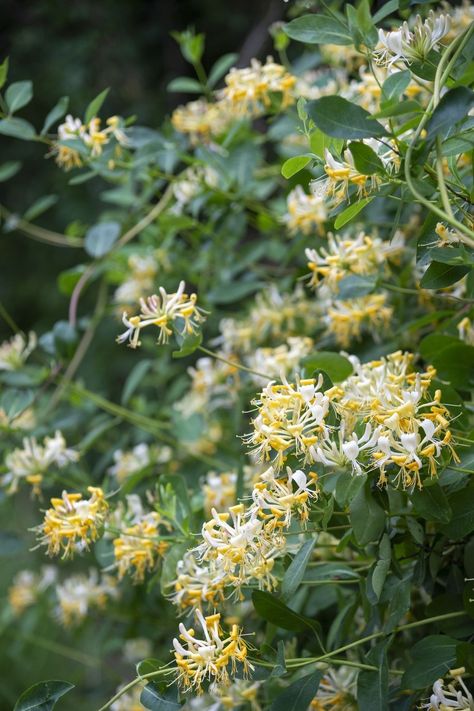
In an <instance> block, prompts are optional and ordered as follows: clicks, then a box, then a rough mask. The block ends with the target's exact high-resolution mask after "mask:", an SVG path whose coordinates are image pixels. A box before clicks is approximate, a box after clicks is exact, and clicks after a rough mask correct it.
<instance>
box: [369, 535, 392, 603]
mask: <svg viewBox="0 0 474 711" xmlns="http://www.w3.org/2000/svg"><path fill="white" fill-rule="evenodd" d="M391 557H392V554H391V546H390V538H389V537H388V535H387V534H386V533H384V535H383V536H382V540H381V541H380V546H379V559H378V561H377V564H376V566H375V568H374V572H373V573H372V589H373V591H374V593H375V597H376V598H377V600H379V599H380V595H381V593H382V588H383V585H384V583H385V578H386V577H387V573H388V571H389V570H390V561H391Z"/></svg>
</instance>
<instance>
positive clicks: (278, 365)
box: [246, 336, 314, 384]
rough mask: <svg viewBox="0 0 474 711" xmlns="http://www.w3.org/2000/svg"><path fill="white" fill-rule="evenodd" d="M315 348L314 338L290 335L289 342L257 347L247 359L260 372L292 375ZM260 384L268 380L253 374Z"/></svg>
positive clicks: (274, 375)
mask: <svg viewBox="0 0 474 711" xmlns="http://www.w3.org/2000/svg"><path fill="white" fill-rule="evenodd" d="M313 348H314V341H313V339H312V338H307V337H304V336H290V337H289V338H288V341H287V343H282V344H281V345H280V346H277V347H276V348H257V349H256V350H255V352H254V353H253V355H250V356H249V357H248V358H247V359H246V364H247V365H248V366H249V367H250V368H252V370H255V371H257V372H259V373H265V374H266V375H267V376H268V377H270V378H278V377H280V376H282V375H284V376H290V375H291V374H292V373H294V372H295V371H297V370H298V367H299V365H300V363H301V361H302V360H303V358H305V357H306V356H308V355H309V354H310V353H311V351H312V350H313ZM252 378H253V380H254V381H255V382H257V383H258V384H262V383H263V384H264V383H265V382H266V381H265V380H264V379H263V378H261V377H259V376H258V375H253V376H252Z"/></svg>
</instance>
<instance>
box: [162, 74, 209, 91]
mask: <svg viewBox="0 0 474 711" xmlns="http://www.w3.org/2000/svg"><path fill="white" fill-rule="evenodd" d="M166 88H167V89H168V91H177V92H180V93H183V94H201V93H202V86H201V84H200V83H199V82H198V81H196V79H191V77H176V79H172V80H171V81H170V83H169V84H168V86H167V87H166Z"/></svg>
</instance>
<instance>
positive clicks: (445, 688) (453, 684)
mask: <svg viewBox="0 0 474 711" xmlns="http://www.w3.org/2000/svg"><path fill="white" fill-rule="evenodd" d="M465 673H466V669H465V668H464V667H459V668H458V669H451V670H450V672H449V676H450V677H451V678H450V679H448V680H447V681H445V680H444V679H437V680H436V681H435V683H434V684H433V693H432V694H431V696H430V700H429V702H428V703H426V704H422V705H421V706H420V707H419V708H420V709H428V711H450V709H462V710H463V711H474V698H473V696H472V694H471V692H470V691H469V690H468V688H467V687H466V684H465V683H464V679H463V675H464V674H465Z"/></svg>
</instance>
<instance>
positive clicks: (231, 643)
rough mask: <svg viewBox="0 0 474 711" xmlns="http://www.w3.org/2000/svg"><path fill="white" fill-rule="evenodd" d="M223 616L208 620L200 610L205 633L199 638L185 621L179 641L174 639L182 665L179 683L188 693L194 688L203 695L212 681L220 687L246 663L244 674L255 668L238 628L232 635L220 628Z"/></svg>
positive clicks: (199, 613) (180, 628)
mask: <svg viewBox="0 0 474 711" xmlns="http://www.w3.org/2000/svg"><path fill="white" fill-rule="evenodd" d="M220 618H221V616H220V614H219V613H217V614H214V615H210V616H208V617H204V616H203V615H202V613H201V612H200V610H196V619H197V621H198V623H199V626H200V627H201V630H202V635H203V638H202V639H199V638H198V637H197V635H196V632H195V631H194V629H189V630H188V629H186V627H185V626H184V624H183V623H182V622H181V623H180V625H179V632H180V635H179V639H177V638H175V639H173V647H174V650H175V655H174V656H175V659H176V664H177V666H178V683H179V684H180V685H181V686H182V687H183V689H184V690H185V691H187V690H190V689H193V690H194V691H196V693H198V694H199V693H202V685H203V683H204V682H205V681H206V680H208V681H212V682H216V683H218V684H226V683H228V681H229V672H230V674H232V675H234V674H235V672H236V669H237V664H238V663H239V664H242V666H243V671H244V675H247V674H248V673H249V671H253V669H254V667H253V666H252V664H251V663H250V662H249V661H248V659H247V644H246V643H245V641H244V640H243V638H242V636H241V633H240V630H239V628H238V626H237V625H233V626H232V629H231V631H230V633H229V634H227V633H225V632H224V631H223V630H222V628H221V626H220Z"/></svg>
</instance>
